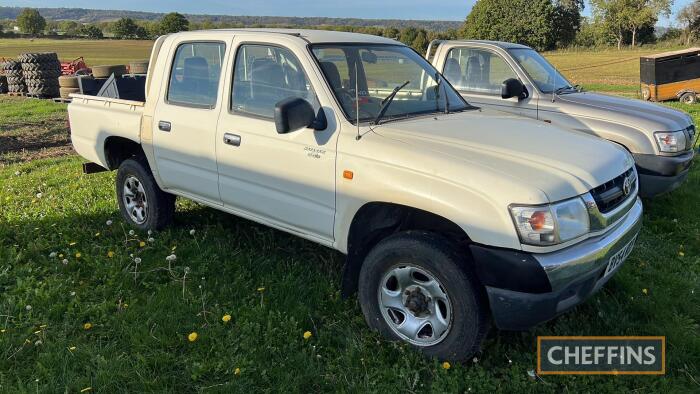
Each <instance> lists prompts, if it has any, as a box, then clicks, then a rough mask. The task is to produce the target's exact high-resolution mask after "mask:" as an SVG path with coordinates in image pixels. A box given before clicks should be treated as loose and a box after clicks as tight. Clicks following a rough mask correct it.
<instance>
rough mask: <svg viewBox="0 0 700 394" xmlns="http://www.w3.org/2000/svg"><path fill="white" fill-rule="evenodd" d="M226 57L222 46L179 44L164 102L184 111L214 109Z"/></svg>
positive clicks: (222, 44)
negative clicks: (194, 108) (189, 109)
mask: <svg viewBox="0 0 700 394" xmlns="http://www.w3.org/2000/svg"><path fill="white" fill-rule="evenodd" d="M225 56H226V44H224V43H223V42H187V43H182V44H180V45H179V46H178V47H177V50H176V51H175V57H174V58H173V65H172V68H171V70H170V76H169V81H168V92H167V95H166V101H167V102H168V103H169V104H174V105H182V106H186V107H197V108H209V109H211V108H214V107H216V101H217V96H218V87H219V80H220V78H221V68H222V66H223V63H224V60H225Z"/></svg>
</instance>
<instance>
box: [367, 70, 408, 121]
mask: <svg viewBox="0 0 700 394" xmlns="http://www.w3.org/2000/svg"><path fill="white" fill-rule="evenodd" d="M409 83H411V81H406V82H404V83H403V84H402V85H399V86H397V87H395V88H394V90H393V91H392V92H391V93H390V94H389V95H388V96H386V98H385V99H384V100H382V104H381V106H380V107H379V113H378V114H377V117H376V118H374V124H375V125H378V124H379V121H380V120H382V118H383V117H384V114H385V113H386V110H387V109H389V106H390V105H391V102H392V101H394V97H396V94H397V93H398V92H399V90H401V89H403V88H405V87H406V85H408V84H409Z"/></svg>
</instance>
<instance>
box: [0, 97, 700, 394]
mask: <svg viewBox="0 0 700 394" xmlns="http://www.w3.org/2000/svg"><path fill="white" fill-rule="evenodd" d="M26 102H27V101H18V102H17V103H14V104H13V103H9V104H6V105H5V106H4V109H3V110H4V111H7V112H8V113H11V112H12V110H10V109H7V108H6V107H9V106H13V105H17V106H21V105H22V104H21V103H26ZM18 111H19V110H18ZM46 111H48V112H49V113H50V112H52V110H46ZM693 112H694V114H695V116H696V119H697V116H698V112H697V110H694V111H693ZM697 120H699V121H700V119H697ZM81 162H82V160H81V159H80V158H78V157H75V156H71V157H63V158H52V159H42V160H33V161H28V162H24V163H17V164H10V165H7V166H5V167H4V168H0V293H1V294H2V297H0V329H1V330H2V332H0V392H37V391H38V392H55V391H66V392H77V391H79V390H82V389H85V388H88V387H91V388H92V390H93V391H99V392H108V393H111V392H122V391H130V392H141V391H200V392H204V391H206V392H210V391H213V392H230V391H236V392H252V391H259V390H262V389H266V388H267V389H269V390H271V391H279V390H284V391H291V392H295V391H337V390H340V391H352V392H366V391H371V392H382V391H383V392H389V391H390V392H395V391H406V392H430V391H433V392H446V391H449V392H456V391H460V392H468V391H469V389H471V392H552V393H558V392H562V391H572V392H581V391H583V392H618V391H621V390H622V391H638V392H690V391H697V390H698V388H699V387H700V386H698V379H697V376H698V375H699V374H700V371H698V365H700V336H699V335H698V320H699V319H700V307H699V306H698V305H700V298H699V295H700V286H698V285H699V284H700V278H699V276H700V257H699V256H700V217H699V216H698V215H697V212H698V211H700V200H699V199H698V194H699V193H700V173H698V172H697V171H693V172H692V174H691V177H690V179H689V180H688V182H687V183H686V184H685V185H684V186H683V187H682V188H681V189H680V190H678V191H676V192H674V193H673V194H671V195H669V196H665V197H661V198H658V199H655V200H653V201H646V202H645V204H646V206H645V208H646V213H645V226H644V229H643V231H642V234H641V236H640V239H639V242H638V246H637V248H636V249H635V251H634V253H633V254H632V256H631V257H630V259H629V260H628V261H627V263H626V264H625V266H624V268H623V269H622V270H621V272H620V273H619V274H618V275H616V276H615V277H614V278H613V280H612V281H611V282H610V283H609V284H608V285H607V286H606V287H605V288H604V290H603V291H602V292H601V293H600V294H598V295H597V296H595V297H594V298H593V299H591V300H589V301H588V302H586V303H585V304H583V305H581V306H579V307H578V308H576V309H575V310H574V311H572V312H570V313H567V314H566V315H564V316H562V317H560V318H558V319H556V320H555V321H553V322H550V323H547V324H545V325H541V326H539V327H537V328H535V329H533V330H531V331H529V332H523V333H508V332H498V331H493V332H492V333H491V335H490V336H489V338H488V339H487V341H486V343H485V344H484V347H483V353H482V354H479V355H478V358H477V359H476V360H475V361H474V362H469V363H467V364H464V365H452V368H451V369H449V370H444V369H443V368H441V366H440V364H439V363H438V362H437V361H435V360H429V359H425V358H424V357H422V356H421V355H420V354H419V353H417V352H415V351H413V350H412V349H411V348H410V347H408V346H405V345H401V344H396V343H391V342H387V341H385V340H383V339H381V338H380V337H379V336H378V335H377V334H375V333H373V332H370V331H368V329H367V327H366V325H365V323H364V320H363V318H362V314H361V311H360V308H359V306H358V304H357V302H356V301H355V300H354V299H352V300H343V299H341V297H340V296H339V282H340V275H341V268H342V262H343V257H342V256H341V255H339V254H338V253H336V252H334V251H331V250H329V249H326V248H324V247H321V246H317V245H315V244H313V243H310V242H307V241H304V240H301V239H298V238H295V237H293V236H291V235H287V234H285V233H282V232H279V231H276V230H272V229H269V228H265V227H263V226H260V225H257V224H253V223H251V222H248V221H246V220H243V219H238V218H236V217H233V216H229V215H225V214H222V213H219V212H217V211H215V210H212V209H209V208H204V207H201V206H198V205H196V204H194V203H191V202H187V201H184V200H181V201H180V202H179V205H178V212H177V218H176V223H175V226H174V227H172V228H171V229H168V230H167V231H164V232H160V233H157V234H153V235H151V237H152V238H153V240H152V242H151V241H149V240H148V238H149V235H148V234H144V233H135V234H134V235H129V228H128V227H126V225H125V224H124V222H123V221H122V220H121V219H120V217H119V212H118V208H117V204H116V202H115V198H114V186H113V182H114V174H113V173H102V174H96V175H91V176H86V175H82V174H81V172H80V164H81ZM39 193H41V194H40V195H39ZM108 220H111V221H113V224H112V225H111V226H108V225H107V224H106V222H107V221H108ZM191 230H194V235H190V231H191ZM140 242H144V243H145V246H144V247H141V246H140ZM52 252H54V253H56V254H57V255H56V257H50V256H51V253H52ZM109 252H113V253H114V254H113V256H112V257H109V256H110V253H109ZM78 253H79V254H80V257H79V258H77V257H76V254H78ZM171 253H175V254H176V256H177V260H176V261H175V262H174V263H172V264H171V265H170V266H169V264H168V263H167V262H166V256H168V255H170V254H171ZM137 257H138V258H140V259H141V262H140V264H138V265H137V264H136V263H135V258H137ZM63 259H66V260H67V263H66V264H63V263H62V260H63ZM186 272H187V274H185V273H186ZM645 289H646V293H645V292H644V290H645ZM29 306H30V307H29ZM224 314H230V315H231V316H232V320H231V321H230V322H229V323H223V322H222V321H221V318H222V316H223V315H224ZM85 323H90V324H92V328H91V329H89V330H86V329H84V324H85ZM305 331H310V332H311V333H312V334H313V336H312V337H311V338H310V339H309V340H304V338H303V333H304V332H305ZM191 332H197V333H198V335H199V336H198V339H197V341H195V342H189V341H188V340H187V335H188V334H189V333H191ZM537 335H665V336H667V338H668V352H667V367H668V374H667V375H666V376H664V377H542V378H541V379H539V378H538V379H536V380H532V379H530V378H529V376H528V371H531V370H533V369H535V363H536V354H535V350H536V347H535V346H536V345H535V344H536V337H537ZM236 368H239V369H240V375H236V374H235V373H234V371H235V370H236Z"/></svg>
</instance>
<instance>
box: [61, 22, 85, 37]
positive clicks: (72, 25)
mask: <svg viewBox="0 0 700 394" xmlns="http://www.w3.org/2000/svg"><path fill="white" fill-rule="evenodd" d="M58 28H59V30H60V31H62V32H63V34H65V35H67V36H75V35H77V34H78V32H79V30H80V25H78V23H77V22H75V21H63V22H61V23H59V25H58Z"/></svg>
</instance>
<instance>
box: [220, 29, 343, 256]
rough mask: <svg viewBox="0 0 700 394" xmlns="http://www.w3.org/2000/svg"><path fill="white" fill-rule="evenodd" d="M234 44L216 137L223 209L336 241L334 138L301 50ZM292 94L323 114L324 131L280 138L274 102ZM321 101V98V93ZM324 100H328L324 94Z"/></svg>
mask: <svg viewBox="0 0 700 394" xmlns="http://www.w3.org/2000/svg"><path fill="white" fill-rule="evenodd" d="M278 40H279V43H278V42H276V43H265V42H246V41H243V40H241V41H239V40H238V39H234V45H235V46H236V49H235V55H234V58H235V61H234V64H233V65H232V66H231V67H230V69H231V70H232V75H230V76H229V77H228V78H227V79H228V81H229V82H228V85H229V86H228V90H227V91H228V92H229V93H228V94H227V96H228V98H227V107H226V108H225V110H223V111H222V113H221V120H220V122H219V125H218V131H217V136H216V152H217V160H218V166H219V188H220V191H221V198H222V200H223V203H224V205H225V206H226V207H227V208H230V209H232V210H235V211H237V212H238V213H239V214H241V215H242V216H248V217H250V218H251V219H254V220H258V221H263V222H265V223H266V224H270V225H273V226H276V227H278V228H282V229H287V230H292V231H294V232H295V233H300V234H304V235H306V236H307V237H308V238H311V239H315V240H318V241H321V242H324V241H325V242H326V243H328V242H331V241H332V240H333V224H334V217H335V158H336V141H337V137H338V133H339V128H338V126H337V122H336V121H335V115H334V114H333V112H332V111H330V110H325V109H324V107H325V108H329V107H330V106H331V104H330V103H329V102H327V103H325V104H323V103H321V102H320V101H319V95H317V94H316V92H317V91H318V89H319V87H320V86H321V80H320V78H319V75H318V73H317V72H316V69H315V68H314V66H313V63H312V59H311V58H310V54H309V53H308V51H307V50H306V48H297V47H296V46H294V45H291V44H292V43H289V44H290V45H283V44H284V43H285V42H286V41H288V40H293V39H292V38H286V37H279V39H278ZM289 97H300V98H303V99H305V100H307V101H308V102H309V103H311V105H312V106H313V107H314V110H315V111H316V112H320V111H325V113H326V117H327V119H328V127H327V128H326V129H325V130H312V129H308V128H307V129H301V130H297V131H293V132H291V133H288V134H278V133H277V130H276V127H275V121H274V111H275V104H277V103H278V102H279V101H281V100H283V99H285V98H289ZM320 97H325V96H320ZM326 100H327V97H326Z"/></svg>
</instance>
